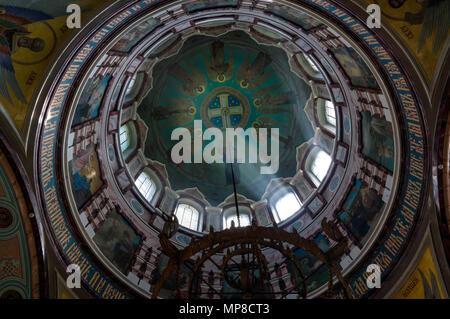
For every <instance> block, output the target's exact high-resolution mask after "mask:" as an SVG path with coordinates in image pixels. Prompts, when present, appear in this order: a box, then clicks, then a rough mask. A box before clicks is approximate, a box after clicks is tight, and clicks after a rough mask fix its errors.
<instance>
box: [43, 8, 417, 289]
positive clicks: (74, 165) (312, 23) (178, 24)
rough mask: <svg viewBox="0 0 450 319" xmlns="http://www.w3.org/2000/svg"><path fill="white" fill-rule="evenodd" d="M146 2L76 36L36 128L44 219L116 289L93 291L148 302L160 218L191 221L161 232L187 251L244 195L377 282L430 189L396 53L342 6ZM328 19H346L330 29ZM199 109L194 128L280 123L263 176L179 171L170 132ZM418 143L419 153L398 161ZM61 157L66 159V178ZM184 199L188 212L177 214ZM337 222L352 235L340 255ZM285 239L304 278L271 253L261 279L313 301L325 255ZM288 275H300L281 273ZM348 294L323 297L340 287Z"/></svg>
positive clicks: (248, 169) (249, 209) (348, 270)
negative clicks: (86, 35)
mask: <svg viewBox="0 0 450 319" xmlns="http://www.w3.org/2000/svg"><path fill="white" fill-rule="evenodd" d="M283 3H284V2H283ZM141 5H142V6H141V7H139V8H137V7H136V8H134V9H132V8H126V9H124V10H126V11H125V13H124V12H118V13H117V16H116V20H113V21H111V22H109V24H105V27H104V28H105V29H103V30H113V31H115V32H111V33H109V32H106V31H101V30H102V29H101V28H100V26H99V31H98V32H97V33H95V34H94V33H93V34H92V38H90V40H89V42H88V43H86V44H83V45H81V44H80V47H79V48H78V49H77V51H76V53H75V55H74V56H73V61H72V64H71V65H69V64H68V65H67V71H66V73H63V77H61V78H59V80H58V81H59V82H58V83H57V84H58V85H56V84H55V92H54V93H55V94H54V95H53V96H51V97H49V98H48V101H50V102H49V105H48V108H49V110H50V111H49V112H48V113H46V116H47V117H46V119H45V121H43V123H44V124H43V126H42V128H41V129H42V136H43V138H42V143H41V144H40V145H41V149H40V153H39V155H41V156H39V158H40V162H39V164H40V167H39V172H40V174H36V175H37V176H40V179H39V183H40V184H41V185H42V189H43V195H44V196H42V201H43V204H44V205H45V207H46V209H47V210H49V214H48V215H49V220H48V223H49V226H50V227H51V228H52V229H54V231H55V241H56V242H57V243H58V247H59V249H60V251H61V253H62V254H63V255H64V256H65V258H66V260H67V261H70V262H73V261H74V259H77V258H82V259H83V260H84V261H83V263H84V264H86V265H89V266H90V267H92V268H89V269H92V271H90V272H86V274H84V275H83V276H85V277H86V278H84V280H85V281H86V282H87V283H91V282H92V278H94V276H97V277H95V278H101V280H104V283H105V284H104V285H105V286H107V287H108V289H109V290H108V291H106V288H105V289H103V288H102V289H100V288H99V289H96V288H95V287H93V284H92V285H91V284H89V285H88V286H89V289H92V291H93V292H94V293H95V294H97V295H100V296H101V295H102V294H105V293H110V294H111V296H112V297H114V296H116V297H124V298H127V297H130V288H131V290H132V291H133V292H132V293H131V295H132V294H137V295H141V296H142V295H143V296H147V297H149V296H150V295H151V293H152V291H153V289H154V287H155V284H156V283H155V280H156V279H155V278H158V276H161V274H162V272H163V270H164V267H165V265H167V260H168V257H167V256H166V255H164V253H163V251H164V247H161V244H160V242H159V238H158V234H160V233H161V232H162V230H163V225H164V221H165V220H167V218H168V216H174V215H175V216H177V218H178V219H179V220H180V223H181V225H182V226H183V227H180V228H179V229H178V230H176V232H175V233H174V234H171V235H173V236H171V239H170V243H171V244H172V245H174V247H177V248H179V249H181V248H183V247H186V246H187V245H189V243H190V242H191V241H195V240H197V239H198V238H200V237H204V238H208V237H207V236H209V235H208V233H209V232H210V231H213V232H212V233H214V231H221V230H223V229H224V228H227V223H228V221H227V220H228V217H229V216H233V214H235V213H236V212H233V209H235V207H236V206H239V207H240V210H241V212H242V214H243V215H246V216H248V221H249V222H250V221H252V222H253V223H254V224H256V225H258V227H271V226H277V227H279V228H280V229H283V230H284V231H286V232H289V233H291V234H292V232H293V233H294V234H296V233H298V234H299V235H301V236H302V237H303V238H306V239H307V240H306V241H307V242H308V243H310V244H311V245H314V247H316V246H317V247H318V248H317V249H319V248H320V253H318V254H317V255H320V256H324V254H331V253H332V254H334V253H335V252H336V251H338V250H339V249H340V250H339V254H337V255H333V258H334V259H336V269H337V270H338V271H339V272H342V274H343V275H344V276H345V277H346V280H348V282H349V284H350V289H351V294H352V295H353V296H354V297H362V296H365V295H366V294H368V293H370V292H369V291H367V290H364V289H362V288H361V287H360V282H361V281H362V280H364V279H363V278H364V270H365V268H366V266H367V264H368V263H370V262H371V261H373V260H377V262H379V263H380V264H382V266H383V269H382V271H383V273H387V272H388V270H389V269H390V268H391V267H392V266H393V264H394V263H395V260H396V258H398V257H399V256H400V251H401V247H402V245H403V244H404V243H405V242H406V240H407V238H408V234H409V233H410V231H411V229H412V228H413V226H414V218H415V217H414V216H415V213H416V212H417V211H418V210H419V206H420V205H421V204H420V196H421V191H425V190H424V189H423V187H422V186H423V185H422V179H423V175H422V172H418V171H414V167H417V166H418V165H419V166H420V164H421V163H422V162H423V161H424V153H423V149H424V148H425V141H424V140H423V135H421V134H422V133H423V130H422V127H421V125H422V122H421V121H422V120H421V117H420V111H418V110H417V105H416V104H415V100H414V96H413V94H412V93H411V92H410V91H409V84H408V81H407V77H406V76H404V75H403V73H402V72H403V71H402V69H401V68H399V66H398V65H397V64H396V63H395V61H394V59H392V57H391V56H390V55H389V54H388V53H387V52H390V51H389V50H386V49H384V47H383V46H382V45H381V44H380V43H379V42H378V41H377V40H376V38H374V37H372V35H371V32H370V30H366V29H365V28H364V27H363V26H361V25H359V24H358V22H356V20H354V19H353V18H351V17H350V16H348V17H349V19H350V20H349V19H347V20H344V18H345V17H346V15H347V13H345V11H340V10H341V8H337V7H334V6H331V5H328V6H324V7H323V6H322V5H321V4H320V3H316V2H314V3H313V2H311V3H309V4H308V5H306V4H305V7H304V8H301V7H300V6H297V5H294V4H293V3H290V2H286V5H281V4H275V3H272V2H267V1H261V2H258V6H256V7H255V6H254V4H251V3H247V2H246V1H242V2H241V1H220V2H217V1H183V2H180V3H174V4H168V5H164V6H163V4H160V3H155V4H154V5H155V8H153V7H152V6H150V5H149V3H148V1H143V2H142V3H141ZM159 5H160V6H161V7H159ZM311 8H315V9H314V10H311ZM250 9H251V10H250ZM127 10H128V11H127ZM333 10H334V11H333ZM319 11H320V12H321V14H320V15H318V14H317V12H319ZM339 12H341V13H342V14H340V15H338V14H337V13H339ZM138 13H139V14H138ZM121 14H122V15H121ZM134 14H136V16H134ZM124 17H129V19H130V20H129V21H128V22H127V24H126V25H125V24H121V22H122V20H121V19H124ZM331 18H332V20H331V21H333V24H331V23H328V21H327V20H328V19H331ZM336 19H338V20H339V21H341V22H339V25H340V28H336V27H333V25H334V23H336V21H337V20H336ZM348 21H353V24H351V25H348V23H349V22H348ZM346 24H347V25H346ZM341 29H342V30H344V31H342V30H341ZM116 30H117V31H116ZM355 30H358V33H356V31H355ZM363 31H364V32H365V33H364V32H363ZM102 32H104V33H102ZM356 36H360V38H361V39H360V40H361V41H358V42H357V41H355V37H356ZM363 36H364V37H363ZM70 67H71V68H70ZM80 70H81V71H80ZM74 81H76V82H74ZM74 83H77V86H75V84H74ZM70 97H71V98H70ZM400 104H401V105H402V106H403V108H402V107H399V105H400ZM62 110H64V112H62ZM405 110H407V111H408V112H406V111H405ZM195 120H202V121H203V124H204V125H203V130H205V129H206V128H208V127H215V128H219V129H224V128H226V127H241V128H244V129H246V128H251V127H253V128H256V127H277V128H279V129H280V141H279V145H280V169H279V171H278V172H277V173H276V174H273V175H267V176H263V175H261V174H259V173H258V171H259V167H260V165H259V164H252V165H250V164H242V165H241V164H239V165H238V166H237V167H238V169H237V171H238V173H237V174H236V176H235V177H237V178H238V182H239V183H238V184H237V191H236V196H235V198H233V196H232V195H233V187H232V185H231V184H230V177H229V170H228V168H227V166H226V165H222V164H213V165H206V164H187V163H185V164H181V165H175V164H174V163H173V162H172V161H171V159H170V151H171V149H172V148H173V146H174V144H175V141H172V140H171V134H172V131H173V129H174V128H178V127H183V128H187V129H188V130H189V131H190V132H192V131H194V132H192V133H194V134H195V133H196V132H195V130H194V127H193V123H194V121H195ZM60 124H61V125H60ZM401 129H403V130H405V131H406V132H407V133H406V134H408V139H406V137H405V136H404V135H405V134H400V130H401ZM60 138H62V141H63V142H62V147H61V148H59V145H60V142H61V141H58V143H57V139H60ZM57 145H58V147H56V146H57ZM410 153H411V154H412V153H413V155H414V156H410V157H408V158H411V161H415V162H412V163H411V162H405V165H400V163H401V161H402V159H404V158H405V156H406V155H409V154H410ZM53 158H58V159H60V158H61V159H62V161H61V162H62V163H64V164H63V165H62V166H61V167H59V168H58V173H55V172H54V171H53V170H55V168H54V165H50V164H51V163H50V160H51V159H53ZM56 174H59V175H61V176H63V177H64V181H65V182H64V185H60V183H56V182H55V180H54V178H55V175H56ZM399 176H403V177H404V180H399V178H398V177H399ZM403 177H402V178H403ZM394 181H396V182H394ZM397 181H399V182H398V183H397ZM56 193H63V194H65V195H66V196H67V202H64V205H65V206H63V204H62V203H60V202H59V201H58V200H54V197H55V196H56V195H55V194H56ZM54 195H55V196H54ZM180 207H182V208H183V210H184V214H185V213H186V211H189V212H190V214H191V215H190V220H191V223H186V221H185V218H184V217H180V216H179V215H177V214H178V212H179V208H180ZM280 207H281V208H280ZM399 207H400V208H399ZM194 211H196V212H197V213H198V215H196V217H192V216H194V215H195V214H194V213H193V212H194ZM286 211H288V212H289V213H290V214H285V215H283V213H286ZM66 214H70V218H68V216H66ZM72 220H73V221H74V224H73V225H72V224H71V221H72ZM193 220H194V222H192V221H193ZM193 224H195V225H194V226H195V227H193ZM330 225H331V226H330ZM255 227H256V226H255ZM330 227H331V229H334V230H336V229H338V230H339V233H341V234H342V236H343V238H344V237H345V242H346V245H347V243H348V247H347V246H346V248H347V249H342V246H341V245H340V244H341V241H340V239H339V238H337V237H336V236H333V235H330V234H332V232H331V231H330ZM333 227H337V228H333ZM274 229H276V227H274ZM74 233H77V236H79V237H80V238H83V240H84V242H85V243H84V244H83V246H81V245H79V244H78V242H77V241H76V239H75V238H74ZM211 236H213V235H212V234H211ZM108 238H114V239H115V240H114V242H113V243H112V242H111V241H109V240H108ZM341 239H342V238H341ZM86 247H88V248H86ZM85 248H86V249H85ZM289 250H290V251H291V250H292V251H291V252H292V254H293V255H295V258H296V260H298V261H299V262H300V263H301V264H302V267H303V271H304V272H305V274H306V278H299V277H298V276H297V275H298V274H297V273H296V271H295V270H293V269H294V268H293V265H292V264H289V263H284V262H283V260H284V259H283V256H282V254H281V253H279V251H278V252H277V251H276V249H272V248H267V249H265V250H264V256H265V257H264V258H265V259H266V260H267V263H268V265H269V268H270V269H273V273H274V275H273V276H275V277H273V278H271V281H270V285H272V287H275V288H274V289H278V288H280V287H282V286H283V285H286V284H288V285H291V284H292V282H295V280H302V281H303V282H304V283H305V285H306V287H307V292H308V293H309V294H310V295H311V296H320V295H322V294H323V293H324V292H325V291H326V290H327V285H326V282H327V280H328V274H329V270H330V268H329V267H328V264H327V263H324V262H323V260H326V259H325V258H322V259H320V258H319V259H317V258H315V256H313V255H311V254H310V253H309V252H308V251H306V250H304V249H302V248H299V247H297V248H295V249H294V247H289ZM316 251H317V250H316ZM327 256H329V255H327ZM196 257H198V256H192V259H193V260H195V259H196ZM222 257H223V256H219V257H217V258H216V259H213V261H211V262H209V263H206V264H205V268H204V269H203V270H202V271H204V272H205V273H207V272H208V271H212V272H213V273H214V272H217V270H216V269H215V268H214V263H217V262H220V260H221V258H222ZM193 260H189V261H188V262H192V263H193ZM280 267H281V268H280ZM98 269H101V270H98ZM280 269H282V270H280ZM278 270H280V271H278ZM183 271H186V269H184V270H183ZM282 273H289V274H290V276H291V277H290V278H294V279H292V280H291V281H290V283H289V282H287V283H286V282H285V281H283V278H282V277H283V275H280V274H282ZM105 274H106V275H105ZM111 277H112V278H116V279H118V280H117V281H116V282H114V283H112V282H110V281H109V279H108V278H111ZM280 282H283V283H281V284H280ZM91 286H92V287H91ZM216 286H217V287H216ZM219 286H220V287H219ZM124 287H125V288H124ZM214 287H215V288H214V289H216V288H217V289H219V290H220V289H221V287H224V286H223V285H222V284H220V283H217V285H215V286H214ZM172 288H173V287H172ZM172 288H171V286H170V283H169V284H168V286H166V287H165V288H164V289H163V290H162V295H161V296H164V297H173V295H172V293H173V289H172ZM285 288H286V287H285ZM341 288H342V287H338V288H337V289H336V290H335V291H332V292H330V293H333V294H334V296H335V297H343V296H344V293H343V291H342V289H341ZM280 289H281V288H280ZM203 293H205V294H207V293H206V292H203ZM210 293H211V292H210ZM211 294H212V295H213V297H214V298H220V293H217V291H216V292H215V291H213V292H212V293H211ZM310 295H308V296H310Z"/></svg>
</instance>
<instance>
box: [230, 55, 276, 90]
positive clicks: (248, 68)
mask: <svg viewBox="0 0 450 319" xmlns="http://www.w3.org/2000/svg"><path fill="white" fill-rule="evenodd" d="M271 63H272V59H271V57H270V56H269V55H268V54H266V53H263V52H259V53H258V55H257V56H256V58H255V60H254V61H253V63H250V54H248V55H247V58H246V59H245V61H244V63H242V65H241V67H240V68H239V70H238V71H237V73H236V80H238V82H239V83H240V85H241V87H242V88H246V89H249V90H255V89H257V88H258V87H260V86H261V85H262V84H263V83H264V82H265V81H266V80H267V78H269V76H271V75H272V73H273V71H269V72H267V73H265V69H266V68H267V67H268V66H269V65H270V64H271Z"/></svg>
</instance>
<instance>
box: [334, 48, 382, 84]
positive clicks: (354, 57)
mask: <svg viewBox="0 0 450 319" xmlns="http://www.w3.org/2000/svg"><path fill="white" fill-rule="evenodd" d="M331 52H332V53H333V55H334V57H335V58H336V60H337V62H338V63H339V64H340V65H341V67H342V68H343V69H344V72H345V74H346V75H347V76H348V77H349V79H350V82H351V84H352V85H353V86H355V87H361V88H370V89H379V88H380V87H379V86H378V83H377V80H376V79H375V77H374V76H373V74H372V72H371V71H370V69H369V67H368V66H367V64H366V62H364V60H363V58H362V57H361V56H360V55H359V54H358V52H356V51H355V49H353V48H348V47H338V48H334V49H331Z"/></svg>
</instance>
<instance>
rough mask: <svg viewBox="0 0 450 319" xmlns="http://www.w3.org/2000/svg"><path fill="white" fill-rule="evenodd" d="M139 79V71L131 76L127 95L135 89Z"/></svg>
mask: <svg viewBox="0 0 450 319" xmlns="http://www.w3.org/2000/svg"><path fill="white" fill-rule="evenodd" d="M136 79H137V73H135V74H133V77H132V78H131V80H130V82H128V87H127V91H126V92H125V95H128V94H130V92H131V90H133V87H134V84H135V83H136Z"/></svg>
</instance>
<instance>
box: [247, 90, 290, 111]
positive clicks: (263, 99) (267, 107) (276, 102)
mask: <svg viewBox="0 0 450 319" xmlns="http://www.w3.org/2000/svg"><path fill="white" fill-rule="evenodd" d="M280 86H281V85H273V86H270V87H267V88H264V89H261V90H258V91H257V92H256V93H255V99H254V100H253V104H254V105H255V107H256V109H257V110H258V112H259V113H262V114H278V113H283V112H289V111H290V110H289V109H285V108H282V107H283V106H287V105H292V104H295V102H296V96H295V94H294V93H293V92H292V91H288V92H281V93H274V94H269V93H270V92H273V91H275V90H276V89H278V88H279V87H280Z"/></svg>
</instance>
